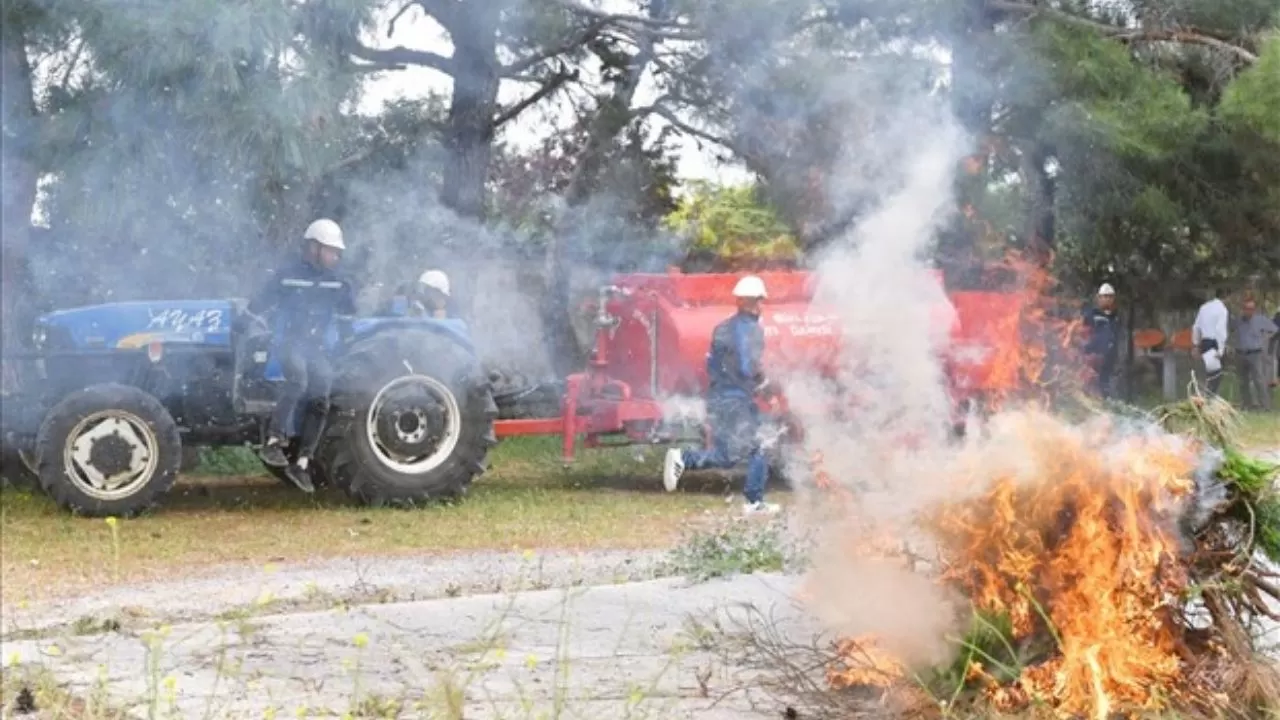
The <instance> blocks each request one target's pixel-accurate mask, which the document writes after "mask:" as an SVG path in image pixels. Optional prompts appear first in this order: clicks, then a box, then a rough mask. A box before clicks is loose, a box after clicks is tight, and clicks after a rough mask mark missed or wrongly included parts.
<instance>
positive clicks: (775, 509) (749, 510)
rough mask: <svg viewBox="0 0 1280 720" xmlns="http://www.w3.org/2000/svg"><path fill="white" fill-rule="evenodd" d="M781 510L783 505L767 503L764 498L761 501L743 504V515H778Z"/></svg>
mask: <svg viewBox="0 0 1280 720" xmlns="http://www.w3.org/2000/svg"><path fill="white" fill-rule="evenodd" d="M780 512H782V506H781V505H775V504H773V503H767V502H764V501H763V500H762V501H760V502H753V503H750V502H749V503H746V504H745V505H743V506H742V514H743V515H777V514H778V513H780Z"/></svg>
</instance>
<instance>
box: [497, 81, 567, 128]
mask: <svg viewBox="0 0 1280 720" xmlns="http://www.w3.org/2000/svg"><path fill="white" fill-rule="evenodd" d="M577 78H578V71H577V70H574V71H572V72H567V71H565V70H564V69H561V70H560V72H557V73H556V74H555V75H553V76H551V77H550V78H547V81H546V83H545V84H544V85H543V86H542V87H540V88H538V89H537V90H536V91H534V92H533V93H532V94H531V95H529V96H528V97H526V98H525V99H523V100H521V101H520V102H517V103H516V104H514V105H512V106H511V107H509V108H507V109H506V110H503V111H502V112H500V113H498V116H497V117H496V118H494V120H493V128H494V129H495V130H496V129H497V128H500V127H502V126H503V125H504V124H506V123H507V122H509V121H511V120H512V119H514V118H515V117H516V116H517V115H519V114H520V113H522V112H524V111H525V110H527V109H528V108H530V107H531V106H533V105H536V104H538V103H539V102H541V101H542V100H543V99H545V98H547V97H548V96H550V95H551V94H552V93H554V92H555V91H557V90H559V89H560V88H561V87H562V86H563V85H564V84H565V83H567V82H569V81H570V80H576V79H577Z"/></svg>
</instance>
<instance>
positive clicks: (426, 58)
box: [347, 40, 454, 75]
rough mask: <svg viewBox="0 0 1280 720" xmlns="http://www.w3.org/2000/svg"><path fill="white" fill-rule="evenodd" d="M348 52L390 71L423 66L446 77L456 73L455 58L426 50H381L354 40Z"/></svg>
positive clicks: (397, 48)
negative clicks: (409, 66) (406, 66)
mask: <svg viewBox="0 0 1280 720" xmlns="http://www.w3.org/2000/svg"><path fill="white" fill-rule="evenodd" d="M347 52H349V53H351V54H352V55H354V56H355V57H358V58H360V59H361V60H368V61H369V62H371V63H375V64H377V65H380V66H382V67H383V68H384V69H388V70H393V69H400V68H403V67H404V66H405V65H421V66H422V67H429V68H432V69H434V70H439V71H440V72H442V73H445V74H446V75H452V74H453V72H454V63H453V58H451V57H445V56H444V55H440V54H439V53H433V52H426V51H425V50H413V49H411V48H407V47H404V46H403V45H397V46H396V47H393V48H390V49H386V50H380V49H378V48H371V47H369V46H367V45H364V44H363V43H360V42H358V41H354V40H353V41H350V42H349V43H348V44H347Z"/></svg>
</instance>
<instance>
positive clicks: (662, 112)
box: [634, 98, 744, 155]
mask: <svg viewBox="0 0 1280 720" xmlns="http://www.w3.org/2000/svg"><path fill="white" fill-rule="evenodd" d="M661 103H662V98H659V99H658V100H657V101H656V102H654V104H652V105H648V106H645V107H641V108H636V110H635V112H634V115H635V117H643V116H645V115H657V116H658V117H660V118H662V119H663V120H666V121H667V123H669V124H670V125H671V126H672V127H674V128H675V129H677V130H679V131H680V132H682V133H684V134H686V135H691V136H693V137H696V138H699V139H702V140H706V141H707V142H711V143H715V144H716V145H719V146H720V147H723V148H725V149H726V150H728V151H730V152H732V153H735V154H737V155H743V154H744V153H742V152H740V151H739V148H738V147H737V146H736V145H735V144H734V143H733V142H732V141H731V140H729V139H728V138H722V137H720V136H718V135H715V134H713V133H710V132H707V131H706V130H699V129H698V128H696V127H694V126H692V125H690V124H689V123H687V122H685V121H683V120H681V119H680V118H678V117H676V114H675V113H674V112H672V110H671V108H669V107H666V106H665V105H662V104H661Z"/></svg>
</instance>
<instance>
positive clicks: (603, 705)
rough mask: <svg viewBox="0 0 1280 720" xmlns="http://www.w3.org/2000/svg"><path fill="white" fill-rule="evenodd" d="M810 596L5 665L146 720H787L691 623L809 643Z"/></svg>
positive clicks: (713, 594)
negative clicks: (806, 607) (743, 623)
mask: <svg viewBox="0 0 1280 720" xmlns="http://www.w3.org/2000/svg"><path fill="white" fill-rule="evenodd" d="M797 583H798V579H797V578H794V577H789V576H782V575H753V576H743V577H736V578H731V579H726V580H719V581H713V582H709V583H703V584H699V585H692V586H691V585H689V584H688V583H687V582H686V581H684V580H682V579H664V580H654V581H649V582H641V583H630V584H622V585H609V586H596V587H588V588H577V589H569V590H545V591H538V592H521V593H512V594H493V595H480V596H471V597H461V598H445V599H435V600H427V601H418V602H407V603H386V604H378V605H368V606H359V607H353V608H350V609H347V610H333V611H325V612H310V613H301V614H287V615H274V616H266V617H243V618H239V619H236V618H231V619H226V620H223V621H220V622H195V623H187V624H181V625H173V626H169V627H167V628H164V629H163V630H162V631H160V632H158V633H144V634H123V633H110V634H103V635H83V636H71V637H61V638H56V639H54V638H50V639H40V640H24V641H11V642H4V643H0V652H2V653H3V656H4V657H5V658H8V659H10V660H12V659H13V658H18V659H20V662H21V665H23V666H26V667H27V669H28V671H32V670H35V669H36V668H43V670H44V671H46V672H48V673H50V674H51V675H52V677H53V678H55V679H57V680H58V681H59V682H61V683H66V684H67V685H68V686H69V688H70V689H72V690H73V691H74V692H76V693H82V694H87V693H93V692H95V688H101V689H102V690H105V692H106V693H107V694H108V695H109V696H110V698H111V699H112V701H113V702H114V703H116V704H118V705H119V706H122V707H129V708H131V709H132V710H133V711H134V714H137V715H139V716H143V715H148V714H151V713H150V708H151V707H152V706H153V705H156V706H158V707H159V712H158V713H157V714H158V715H159V716H166V717H175V718H186V717H209V718H263V717H270V716H272V713H274V716H276V717H285V714H286V713H287V714H288V716H291V717H319V716H324V715H327V714H329V713H333V714H336V715H339V716H341V715H343V714H346V713H350V714H351V716H352V717H445V718H455V717H457V718H461V717H465V718H468V720H473V719H475V718H498V717H506V718H512V717H517V718H526V717H527V718H536V717H548V718H551V717H555V718H576V717H581V718H591V719H592V720H595V719H598V718H622V717H630V718H641V717H650V718H701V719H706V720H713V719H718V718H725V719H726V720H727V719H728V718H752V717H775V718H776V717H778V716H779V713H780V712H781V708H777V707H767V706H764V707H757V705H758V704H759V703H767V699H766V698H763V697H761V696H760V695H759V694H754V693H752V692H749V691H742V690H741V689H740V686H742V685H744V684H745V685H747V686H749V685H750V677H749V676H748V675H747V674H746V673H745V672H744V671H743V670H742V669H740V668H733V667H723V666H721V665H720V662H721V661H720V660H719V659H718V658H717V657H716V656H713V655H712V654H711V653H709V652H706V651H705V650H704V649H701V648H699V647H697V643H696V633H695V634H690V633H689V632H688V629H689V620H690V618H691V617H693V618H703V619H710V618H711V617H713V616H719V617H721V618H722V619H726V620H728V621H729V622H732V621H733V620H732V616H734V615H735V614H738V615H740V614H741V613H743V612H744V610H743V606H744V605H750V606H754V607H755V608H757V609H758V610H760V611H762V612H766V613H769V614H770V615H772V616H774V617H775V618H776V619H777V621H778V622H779V623H780V627H781V628H782V629H783V630H784V631H785V632H787V633H788V634H790V633H793V632H794V633H795V636H796V637H797V638H804V637H808V636H809V634H810V633H811V632H812V631H813V630H814V627H813V626H812V625H811V623H810V621H809V620H808V619H807V618H806V616H805V614H804V613H803V612H802V611H801V609H800V608H799V607H798V606H797V605H796V603H795V602H794V601H793V599H792V597H791V594H792V593H793V592H794V591H795V589H796V587H797ZM18 671H19V670H17V669H15V668H8V669H7V670H6V672H18ZM726 693H727V694H728V696H727V697H724V698H721V697H720V696H722V695H724V694H726ZM717 700H718V702H717ZM451 704H452V705H454V706H455V707H456V711H455V712H453V713H452V714H450V713H448V712H446V708H447V707H449V706H450V705H451ZM299 713H300V714H299Z"/></svg>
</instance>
